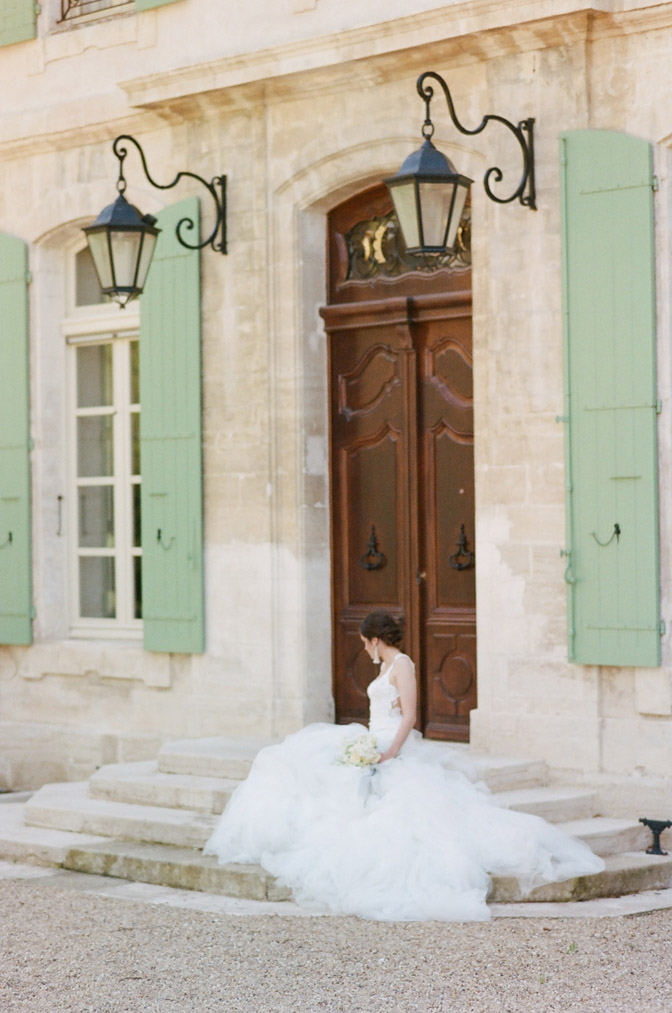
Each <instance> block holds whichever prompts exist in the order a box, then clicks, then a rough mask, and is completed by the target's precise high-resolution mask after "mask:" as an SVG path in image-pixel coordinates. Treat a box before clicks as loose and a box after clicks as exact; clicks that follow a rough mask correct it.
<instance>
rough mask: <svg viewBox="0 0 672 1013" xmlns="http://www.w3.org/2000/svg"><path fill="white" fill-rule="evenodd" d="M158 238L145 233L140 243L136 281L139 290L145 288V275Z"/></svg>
mask: <svg viewBox="0 0 672 1013" xmlns="http://www.w3.org/2000/svg"><path fill="white" fill-rule="evenodd" d="M157 238H158V236H153V235H152V234H151V233H149V232H146V233H145V235H144V238H143V242H142V250H141V251H140V265H139V267H138V280H137V282H136V285H137V287H138V288H139V289H141V290H142V289H143V288H144V287H145V281H146V280H147V273H148V271H149V265H150V264H151V262H152V257H153V256H154V247H155V246H156V240H157Z"/></svg>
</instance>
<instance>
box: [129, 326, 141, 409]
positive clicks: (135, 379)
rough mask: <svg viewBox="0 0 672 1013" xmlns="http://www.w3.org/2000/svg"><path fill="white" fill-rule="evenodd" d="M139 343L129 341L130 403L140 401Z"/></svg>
mask: <svg viewBox="0 0 672 1013" xmlns="http://www.w3.org/2000/svg"><path fill="white" fill-rule="evenodd" d="M139 349H140V345H139V343H138V342H137V341H131V348H130V352H131V404H139V403H140V354H139Z"/></svg>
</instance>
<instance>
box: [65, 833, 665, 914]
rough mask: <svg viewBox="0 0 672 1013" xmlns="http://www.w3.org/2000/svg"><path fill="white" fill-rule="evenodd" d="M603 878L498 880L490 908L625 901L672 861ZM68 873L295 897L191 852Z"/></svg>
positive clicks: (159, 852) (611, 870)
mask: <svg viewBox="0 0 672 1013" xmlns="http://www.w3.org/2000/svg"><path fill="white" fill-rule="evenodd" d="M605 861H606V868H605V870H604V871H603V872H599V873H595V874H593V875H590V876H581V877H577V878H575V879H571V880H566V881H564V882H560V883H548V884H546V885H544V886H541V887H538V888H537V889H535V890H533V891H532V892H531V893H530V894H528V895H527V896H523V895H521V893H520V890H519V887H518V883H517V881H516V880H515V879H509V878H504V877H493V881H492V890H491V892H490V895H489V897H488V902H490V903H500V904H501V903H521V902H529V903H537V902H552V903H565V902H571V901H581V900H591V899H597V898H602V897H620V896H624V895H627V894H635V893H641V892H643V891H647V890H660V889H666V888H669V887H670V886H671V885H672V858H669V859H667V860H666V859H665V858H663V857H660V858H654V857H653V856H641V855H638V854H637V855H629V856H614V857H612V858H611V859H609V858H607V859H606V860H605ZM62 864H63V868H66V869H71V870H73V871H75V872H87V873H92V874H94V875H103V876H111V877H114V878H119V879H126V880H131V881H136V882H144V883H152V884H155V885H159V886H172V887H175V888H178V889H183V890H185V889H186V890H195V891H198V892H202V893H217V894H224V895H226V896H232V897H240V898H247V899H249V900H275V901H278V900H291V893H290V891H289V890H287V889H285V888H284V887H280V886H278V884H277V883H276V882H275V880H274V878H273V877H272V876H271V875H270V874H269V873H267V872H265V870H263V869H261V868H260V867H259V866H256V865H236V864H228V865H219V864H218V863H217V860H216V859H215V858H212V857H205V856H203V855H199V854H197V853H195V852H193V851H190V849H186V848H168V847H166V846H158V847H157V846H153V845H142V844H134V845H129V844H122V843H121V842H114V841H111V842H108V843H103V844H90V845H82V846H81V847H74V848H72V849H70V851H69V852H68V854H67V855H66V857H65V860H64V861H63V863H62Z"/></svg>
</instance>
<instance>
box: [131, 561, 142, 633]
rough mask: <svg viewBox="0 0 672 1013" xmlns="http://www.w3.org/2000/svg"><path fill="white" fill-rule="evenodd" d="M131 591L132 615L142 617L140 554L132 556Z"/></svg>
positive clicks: (137, 617)
mask: <svg viewBox="0 0 672 1013" xmlns="http://www.w3.org/2000/svg"><path fill="white" fill-rule="evenodd" d="M133 591H134V602H133V607H134V612H133V615H134V616H135V618H136V619H142V556H133Z"/></svg>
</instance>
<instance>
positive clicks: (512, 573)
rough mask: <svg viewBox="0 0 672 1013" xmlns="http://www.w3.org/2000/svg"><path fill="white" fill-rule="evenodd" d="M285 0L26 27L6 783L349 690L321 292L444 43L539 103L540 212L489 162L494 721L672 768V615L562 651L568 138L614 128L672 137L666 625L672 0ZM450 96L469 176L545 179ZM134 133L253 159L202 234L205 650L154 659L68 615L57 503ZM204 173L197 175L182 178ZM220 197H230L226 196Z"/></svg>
mask: <svg viewBox="0 0 672 1013" xmlns="http://www.w3.org/2000/svg"><path fill="white" fill-rule="evenodd" d="M258 3H259V4H260V5H261V3H262V0H258ZM234 6H235V5H234ZM299 8H301V9H300V10H299ZM236 10H237V8H236ZM242 10H243V8H241V11H242ZM261 10H262V7H261V6H260V8H259V11H257V15H258V16H251V15H253V14H254V13H255V11H256V7H255V5H254V4H252V6H250V4H248V5H246V7H245V8H244V11H245V19H244V23H243V19H242V17H241V20H240V22H239V23H238V22H236V20H235V17H236V15H235V12H234V15H233V16H232V20H231V21H230V23H229V22H228V21H227V31H226V32H223V31H222V26H221V24H220V21H221V13H220V11H221V8H220V5H218V4H215V3H214V2H211V0H182V2H180V3H175V4H172V5H169V6H167V7H166V8H165V9H159V10H155V11H151V12H147V13H146V14H143V15H140V16H135V15H133V16H130V17H128V16H123V17H122V16H119V17H115V18H112V19H110V20H107V21H104V22H101V23H100V24H95V25H91V26H88V27H81V28H77V29H76V30H75V29H72V30H69V31H66V32H61V33H56V34H47V33H46V22H44V21H43V20H42V21H41V23H40V31H41V35H40V38H39V39H38V40H37V41H36V42H32V43H26V44H23V45H17V46H13V47H8V48H7V49H5V50H2V51H0V56H1V57H2V60H1V62H0V85H1V86H2V93H3V95H4V96H5V97H6V100H7V109H8V114H7V115H6V116H3V118H2V121H0V160H2V172H3V184H4V185H3V188H2V191H1V192H0V228H1V229H2V230H3V231H7V232H11V233H14V234H16V235H20V236H22V237H23V238H24V239H26V240H27V241H28V242H29V243H30V244H31V268H32V271H33V276H34V279H35V283H34V284H33V286H32V290H31V313H32V335H31V342H32V345H31V350H32V357H33V364H34V368H33V374H32V383H33V388H32V398H33V405H32V413H33V432H34V436H35V441H36V446H35V451H34V454H33V475H34V486H33V490H34V546H35V604H36V610H37V620H36V625H35V639H36V643H35V645H34V646H33V647H32V648H27V649H24V648H12V649H8V648H0V719H1V720H2V722H4V723H3V724H0V744H1V743H3V742H4V756H3V758H2V760H0V778H3V777H4V779H5V781H7V782H10V781H11V782H12V783H14V784H16V785H18V784H19V783H28V782H29V781H30V780H31V779H32V781H33V783H35V782H36V781H37V780H39V779H45V777H49V776H58V777H60V776H82V771H83V769H84V768H85V767H89V768H90V767H93V766H95V765H96V764H97V763H100V762H107V761H108V760H109V759H110V758H117V757H119V758H126V757H128V755H129V754H130V753H132V754H133V755H138V756H140V755H146V754H148V753H149V752H151V750H152V749H153V748H154V747H155V745H156V742H157V741H158V740H159V739H164V738H169V737H179V736H191V735H193V736H197V735H214V734H224V733H228V734H255V735H267V736H275V735H281V734H284V733H286V732H287V731H290V730H293V729H295V728H297V727H299V726H301V725H302V724H304V723H306V722H307V721H311V720H320V719H321V720H329V719H330V718H331V717H332V702H331V690H330V687H331V672H330V664H331V660H330V640H331V631H330V604H329V603H330V586H329V574H330V561H329V527H328V525H329V519H328V502H329V489H328V473H327V419H326V403H327V392H326V355H325V341H324V335H323V330H322V327H321V324H320V318H319V315H318V309H319V306H320V305H322V304H323V303H324V301H325V300H326V290H325V234H326V214H327V212H328V210H329V208H330V207H333V206H334V205H335V204H337V203H338V202H340V201H341V200H343V199H345V198H346V197H348V196H350V195H351V194H354V193H356V192H357V191H358V190H360V189H361V188H362V187H364V186H366V185H368V184H370V183H372V182H375V181H377V180H379V179H381V178H382V177H383V176H385V175H387V174H389V173H390V172H392V171H394V170H395V169H396V168H397V167H398V165H399V164H400V162H401V161H402V160H403V158H404V157H405V155H406V154H408V152H409V151H410V150H412V148H413V147H414V146H416V144H417V141H418V137H419V127H420V123H421V118H422V115H421V114H422V106H421V103H420V102H419V100H418V98H417V96H416V94H415V86H414V85H415V78H416V77H417V74H418V73H419V72H420V71H421V70H423V69H429V68H433V69H436V70H438V71H440V72H442V73H443V74H444V75H445V76H446V77H447V79H448V80H449V82H450V85H451V89H452V91H453V95H454V98H455V103H456V107H457V109H458V111H459V115H460V117H461V119H462V121H463V122H464V123H465V124H468V125H472V124H474V125H475V124H477V123H478V122H479V121H480V119H481V117H482V115H483V114H484V113H485V112H493V111H496V112H499V113H501V114H502V115H505V116H509V117H510V118H511V119H514V120H517V119H522V118H524V117H527V116H534V117H535V118H536V121H537V134H536V155H537V186H538V204H539V211H538V212H536V213H534V214H532V213H530V212H529V211H527V210H525V209H523V208H520V207H519V206H516V205H514V206H507V207H499V206H496V205H494V204H492V203H491V202H489V201H488V200H487V199H486V198H485V195H484V193H483V190H482V188H481V187H480V185H478V184H477V185H475V186H474V188H473V244H474V249H473V262H474V266H473V282H474V354H475V363H474V378H475V395H476V406H477V414H476V493H477V538H476V543H477V593H478V632H479V707H478V710H477V711H476V712H475V713H474V715H473V725H472V728H473V741H474V742H475V744H476V745H477V746H479V747H480V748H483V749H487V750H491V751H494V752H497V751H499V752H509V753H515V754H519V755H520V754H527V755H531V756H541V757H543V758H545V759H546V760H547V761H548V762H549V763H550V764H552V765H553V766H555V767H557V768H560V767H563V768H572V769H573V770H574V772H578V771H583V772H593V773H598V772H600V771H603V772H604V771H606V772H610V773H611V774H612V775H613V776H620V775H622V774H627V773H629V772H631V771H633V770H637V771H639V772H640V774H641V775H642V776H644V775H648V774H652V775H655V774H659V775H663V774H667V772H668V771H669V768H670V760H672V689H671V677H670V672H672V657H671V651H670V646H669V636H666V637H665V638H664V640H663V650H664V664H665V667H664V668H663V669H660V670H634V669H620V670H606V669H603V670H599V669H592V668H585V667H583V666H576V665H570V664H568V662H567V660H566V637H565V629H566V606H565V585H564V581H563V573H564V563H563V560H562V559H561V557H560V550H561V548H562V547H563V545H564V524H565V516H564V451H563V432H562V426H561V425H559V424H558V423H557V422H556V416H558V415H561V414H562V412H563V393H562V307H561V291H560V208H559V196H558V186H559V176H558V141H557V138H558V135H559V134H560V133H561V132H563V131H566V130H571V129H583V128H586V127H599V128H608V129H617V130H627V131H630V132H632V133H637V134H639V135H640V136H644V137H646V138H648V139H649V140H651V141H654V142H656V143H657V144H658V148H657V152H656V160H657V161H656V168H657V173H658V177H659V180H660V190H659V193H658V195H657V197H656V215H657V219H656V224H657V263H658V272H659V277H658V316H659V344H660V357H659V358H660V361H659V368H660V384H659V386H660V391H659V393H660V397H661V399H662V400H663V406H664V410H663V413H662V415H661V417H660V448H661V450H660V455H661V490H662V494H661V544H662V565H661V575H662V591H663V613H664V615H665V618H666V620H667V621H668V625H669V622H670V619H671V618H672V611H671V606H672V593H671V592H672V588H671V586H670V574H671V573H672V566H671V565H670V564H672V558H670V557H671V553H672V511H670V503H669V495H668V494H667V490H668V489H669V487H670V477H671V474H672V426H671V425H670V421H669V420H670V418H671V417H672V411H671V409H672V397H671V385H672V368H671V367H672V362H671V357H670V352H669V349H668V335H669V332H670V319H669V316H670V304H671V301H672V300H671V298H670V277H669V275H670V258H669V236H670V225H671V224H672V222H670V209H671V206H672V205H671V202H670V173H669V154H668V145H669V139H670V137H672V113H670V112H669V110H670V109H672V103H670V101H669V99H670V93H671V92H672V72H671V71H670V69H669V67H670V61H669V55H668V54H669V53H670V51H671V50H672V4H670V3H663V4H644V3H625V2H622V3H621V2H611V3H601V4H592V5H591V6H590V7H587V6H586V5H583V4H577V3H572V2H569V0H564V2H551V0H543V2H542V0H538V2H537V0H526V2H523V0H520V2H519V3H517V4H507V5H502V4H499V3H493V2H486V0H480V2H462V3H451V4H437V3H432V2H429V0H427V2H424V3H423V2H417V3H414V4H413V12H414V13H413V16H412V17H410V16H408V17H407V16H404V15H407V14H408V13H409V4H408V3H404V4H401V3H399V4H397V5H396V6H395V5H394V4H392V5H390V3H389V0H387V2H386V3H385V4H384V5H383V3H382V2H379V0H370V2H369V3H366V2H365V3H358V4H354V3H346V4H343V3H336V0H316V2H313V0H311V2H310V3H294V2H293V0H283V3H281V4H271V5H268V4H266V3H264V4H263V11H264V17H263V18H262V16H261ZM215 12H217V13H215ZM383 19H384V20H383ZM262 23H263V24H264V25H265V28H266V31H265V33H264V37H263V40H261V39H260V34H259V30H258V25H259V24H262ZM439 26H440V28H439ZM94 82H95V86H94ZM73 83H74V84H75V87H74V88H73ZM78 83H79V89H78V88H77V87H76V85H77V84H78ZM82 96H87V97H82ZM435 119H436V124H437V136H436V138H435V139H436V141H437V144H438V146H439V147H441V148H442V150H444V151H446V152H447V153H448V154H449V155H450V157H451V158H452V159H453V160H454V161H455V162H456V163H457V164H458V165H459V167H460V169H461V170H462V171H465V172H467V173H468V174H470V175H471V176H473V177H474V179H476V180H479V179H480V178H481V177H482V175H483V172H484V171H485V169H486V168H487V167H488V166H489V165H491V164H492V163H493V162H494V161H495V160H496V161H497V162H498V164H500V165H501V167H502V168H503V169H504V170H505V172H510V173H511V177H512V178H515V179H517V178H518V173H519V166H518V153H517V151H516V150H515V145H513V144H511V143H510V142H509V140H508V135H507V134H506V133H505V132H504V131H500V132H499V133H498V128H497V126H496V125H492V126H490V127H489V128H488V131H486V133H485V134H483V135H480V136H479V137H477V138H468V137H467V138H465V137H462V136H459V135H458V136H457V138H456V134H455V132H454V131H453V130H452V128H451V127H450V124H449V122H448V117H447V114H446V113H445V110H443V109H442V108H441V106H440V104H438V105H437V106H436V108H435ZM122 130H123V131H130V132H132V133H133V134H135V135H136V136H137V137H138V139H139V140H141V142H142V144H143V146H144V147H145V150H146V152H147V155H148V160H149V164H150V167H151V169H152V171H153V172H154V174H155V176H156V177H157V178H161V179H162V180H163V179H166V180H168V179H170V178H172V177H173V175H174V174H175V172H177V170H178V169H182V168H186V167H188V168H190V169H192V170H194V171H196V172H199V173H202V174H203V175H205V176H212V175H215V174H217V173H220V172H225V173H227V175H228V177H229V219H228V220H229V234H230V253H229V256H228V257H226V258H224V257H219V256H216V255H214V254H213V253H211V252H207V251H206V252H205V253H204V255H203V258H202V274H203V322H204V326H203V361H204V379H203V397H204V472H205V485H204V491H205V540H206V556H205V562H206V591H207V601H208V613H207V651H206V654H204V655H203V656H200V657H191V658H190V657H182V656H174V657H171V656H167V655H165V656H162V655H151V654H147V653H145V652H144V651H142V648H141V645H139V644H138V643H137V642H135V643H131V642H129V643H114V644H110V643H95V642H94V643H91V642H78V641H75V640H72V639H69V635H68V628H67V623H66V621H65V611H64V600H65V594H66V583H67V582H66V572H65V571H66V558H65V548H64V544H63V539H59V538H58V537H57V535H56V533H55V531H56V528H55V525H54V521H55V504H56V497H57V496H58V495H60V494H62V493H63V488H64V481H65V477H64V471H63V461H64V459H65V451H64V436H63V433H64V425H63V420H64V406H63V399H62V383H61V377H62V370H63V346H62V340H61V337H60V331H59V321H60V319H61V317H62V314H63V310H64V296H63V291H64V287H63V286H64V278H65V274H64V271H65V264H66V260H67V256H68V252H69V251H70V250H71V249H72V244H73V242H75V241H76V240H75V237H76V236H77V235H78V227H79V226H80V225H81V223H82V222H83V221H85V220H88V219H90V218H91V217H93V216H94V215H95V213H96V212H97V210H98V209H99V208H100V207H102V206H103V204H105V203H108V202H109V200H110V199H111V196H112V193H113V182H114V169H115V165H116V163H115V162H114V159H113V157H112V155H111V151H110V143H109V142H110V140H111V138H112V137H114V136H115V134H116V133H119V132H121V131H122ZM131 157H132V156H131ZM127 175H128V177H129V180H130V183H129V192H130V194H131V197H132V199H133V200H135V201H137V203H138V204H140V205H141V206H142V208H143V210H150V211H151V210H156V209H157V208H158V207H160V206H161V204H162V202H163V200H164V197H163V195H161V194H159V193H158V192H157V191H155V190H152V189H151V188H150V187H149V186H147V185H146V184H143V183H142V182H141V179H140V169H139V166H138V165H137V163H132V161H131V158H129V164H128V173H127ZM187 192H189V186H186V185H185V187H184V188H183V189H182V190H181V191H180V195H183V194H186V193H187ZM193 192H196V190H194V191H193ZM208 214H209V209H208V208H207V205H206V204H205V203H204V204H203V217H204V220H207V218H208ZM67 509H68V505H67V504H66V510H67ZM36 728H37V729H38V731H39V729H41V734H38V735H35V734H34V732H35V729H36ZM19 742H21V743H24V746H23V747H21V748H20V747H19V745H18V743H19ZM26 742H31V743H33V749H32V756H33V758H34V762H33V763H32V765H30V764H27V762H26V749H25V743H26ZM40 742H43V743H44V745H43V746H40V745H39V743H40ZM0 753H3V750H2V749H0ZM8 757H10V759H9V760H8V759H7V758H8ZM11 757H15V758H16V759H15V762H14V763H13V765H12V761H11ZM40 757H41V758H40ZM3 770H4V773H3Z"/></svg>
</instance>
